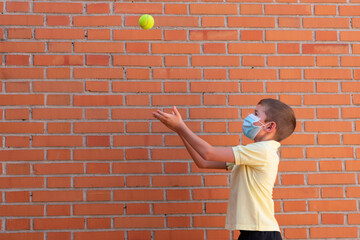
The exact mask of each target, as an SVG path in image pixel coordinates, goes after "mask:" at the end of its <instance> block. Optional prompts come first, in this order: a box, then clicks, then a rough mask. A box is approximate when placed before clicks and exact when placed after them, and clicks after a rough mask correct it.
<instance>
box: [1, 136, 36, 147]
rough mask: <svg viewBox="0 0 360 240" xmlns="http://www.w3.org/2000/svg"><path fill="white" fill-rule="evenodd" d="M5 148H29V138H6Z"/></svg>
mask: <svg viewBox="0 0 360 240" xmlns="http://www.w3.org/2000/svg"><path fill="white" fill-rule="evenodd" d="M5 145H6V147H29V145H30V137H16V136H8V137H6V144H5Z"/></svg>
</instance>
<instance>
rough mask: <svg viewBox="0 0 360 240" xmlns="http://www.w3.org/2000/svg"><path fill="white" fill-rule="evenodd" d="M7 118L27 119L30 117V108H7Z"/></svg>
mask: <svg viewBox="0 0 360 240" xmlns="http://www.w3.org/2000/svg"><path fill="white" fill-rule="evenodd" d="M5 119H6V120H25V119H29V109H6V110H5Z"/></svg>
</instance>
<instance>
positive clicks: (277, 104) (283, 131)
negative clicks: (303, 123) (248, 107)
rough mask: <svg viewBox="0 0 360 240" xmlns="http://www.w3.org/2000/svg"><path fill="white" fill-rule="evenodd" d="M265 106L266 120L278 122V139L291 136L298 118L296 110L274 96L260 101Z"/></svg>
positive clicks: (276, 135)
mask: <svg viewBox="0 0 360 240" xmlns="http://www.w3.org/2000/svg"><path fill="white" fill-rule="evenodd" d="M258 104H259V105H261V106H264V107H265V114H266V120H265V122H271V121H273V122H275V123H276V134H275V139H274V140H276V141H279V142H280V141H282V140H283V139H285V138H287V137H288V136H290V135H291V134H292V133H293V132H294V130H295V127H296V118H295V114H294V111H293V110H292V108H291V107H289V106H288V105H286V104H285V103H283V102H281V101H279V100H277V99H272V98H266V99H262V100H260V102H259V103H258Z"/></svg>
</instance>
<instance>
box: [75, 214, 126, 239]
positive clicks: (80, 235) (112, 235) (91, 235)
mask: <svg viewBox="0 0 360 240" xmlns="http://www.w3.org/2000/svg"><path fill="white" fill-rule="evenodd" d="M88 220H90V219H88ZM88 225H89V223H88ZM74 239H76V240H90V239H91V240H101V239H108V240H117V239H124V231H106V232H104V231H101V232H99V231H96V232H94V231H92V232H75V233H74Z"/></svg>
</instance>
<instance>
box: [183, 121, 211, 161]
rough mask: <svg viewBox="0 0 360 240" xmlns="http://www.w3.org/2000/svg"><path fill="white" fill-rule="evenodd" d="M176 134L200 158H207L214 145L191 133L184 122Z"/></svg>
mask: <svg viewBox="0 0 360 240" xmlns="http://www.w3.org/2000/svg"><path fill="white" fill-rule="evenodd" d="M177 134H179V136H180V137H181V139H183V141H184V144H185V146H186V144H188V145H190V146H191V148H192V149H193V150H194V151H196V153H197V154H198V155H199V156H200V157H201V158H202V159H204V160H208V159H209V156H210V155H211V152H212V151H213V149H214V147H213V146H211V145H210V144H209V143H207V142H206V141H205V140H203V139H201V138H200V137H199V136H197V135H196V134H195V133H193V132H192V131H191V130H190V129H189V128H188V127H187V126H186V124H185V123H183V124H182V125H181V127H180V128H179V129H178V131H177Z"/></svg>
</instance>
